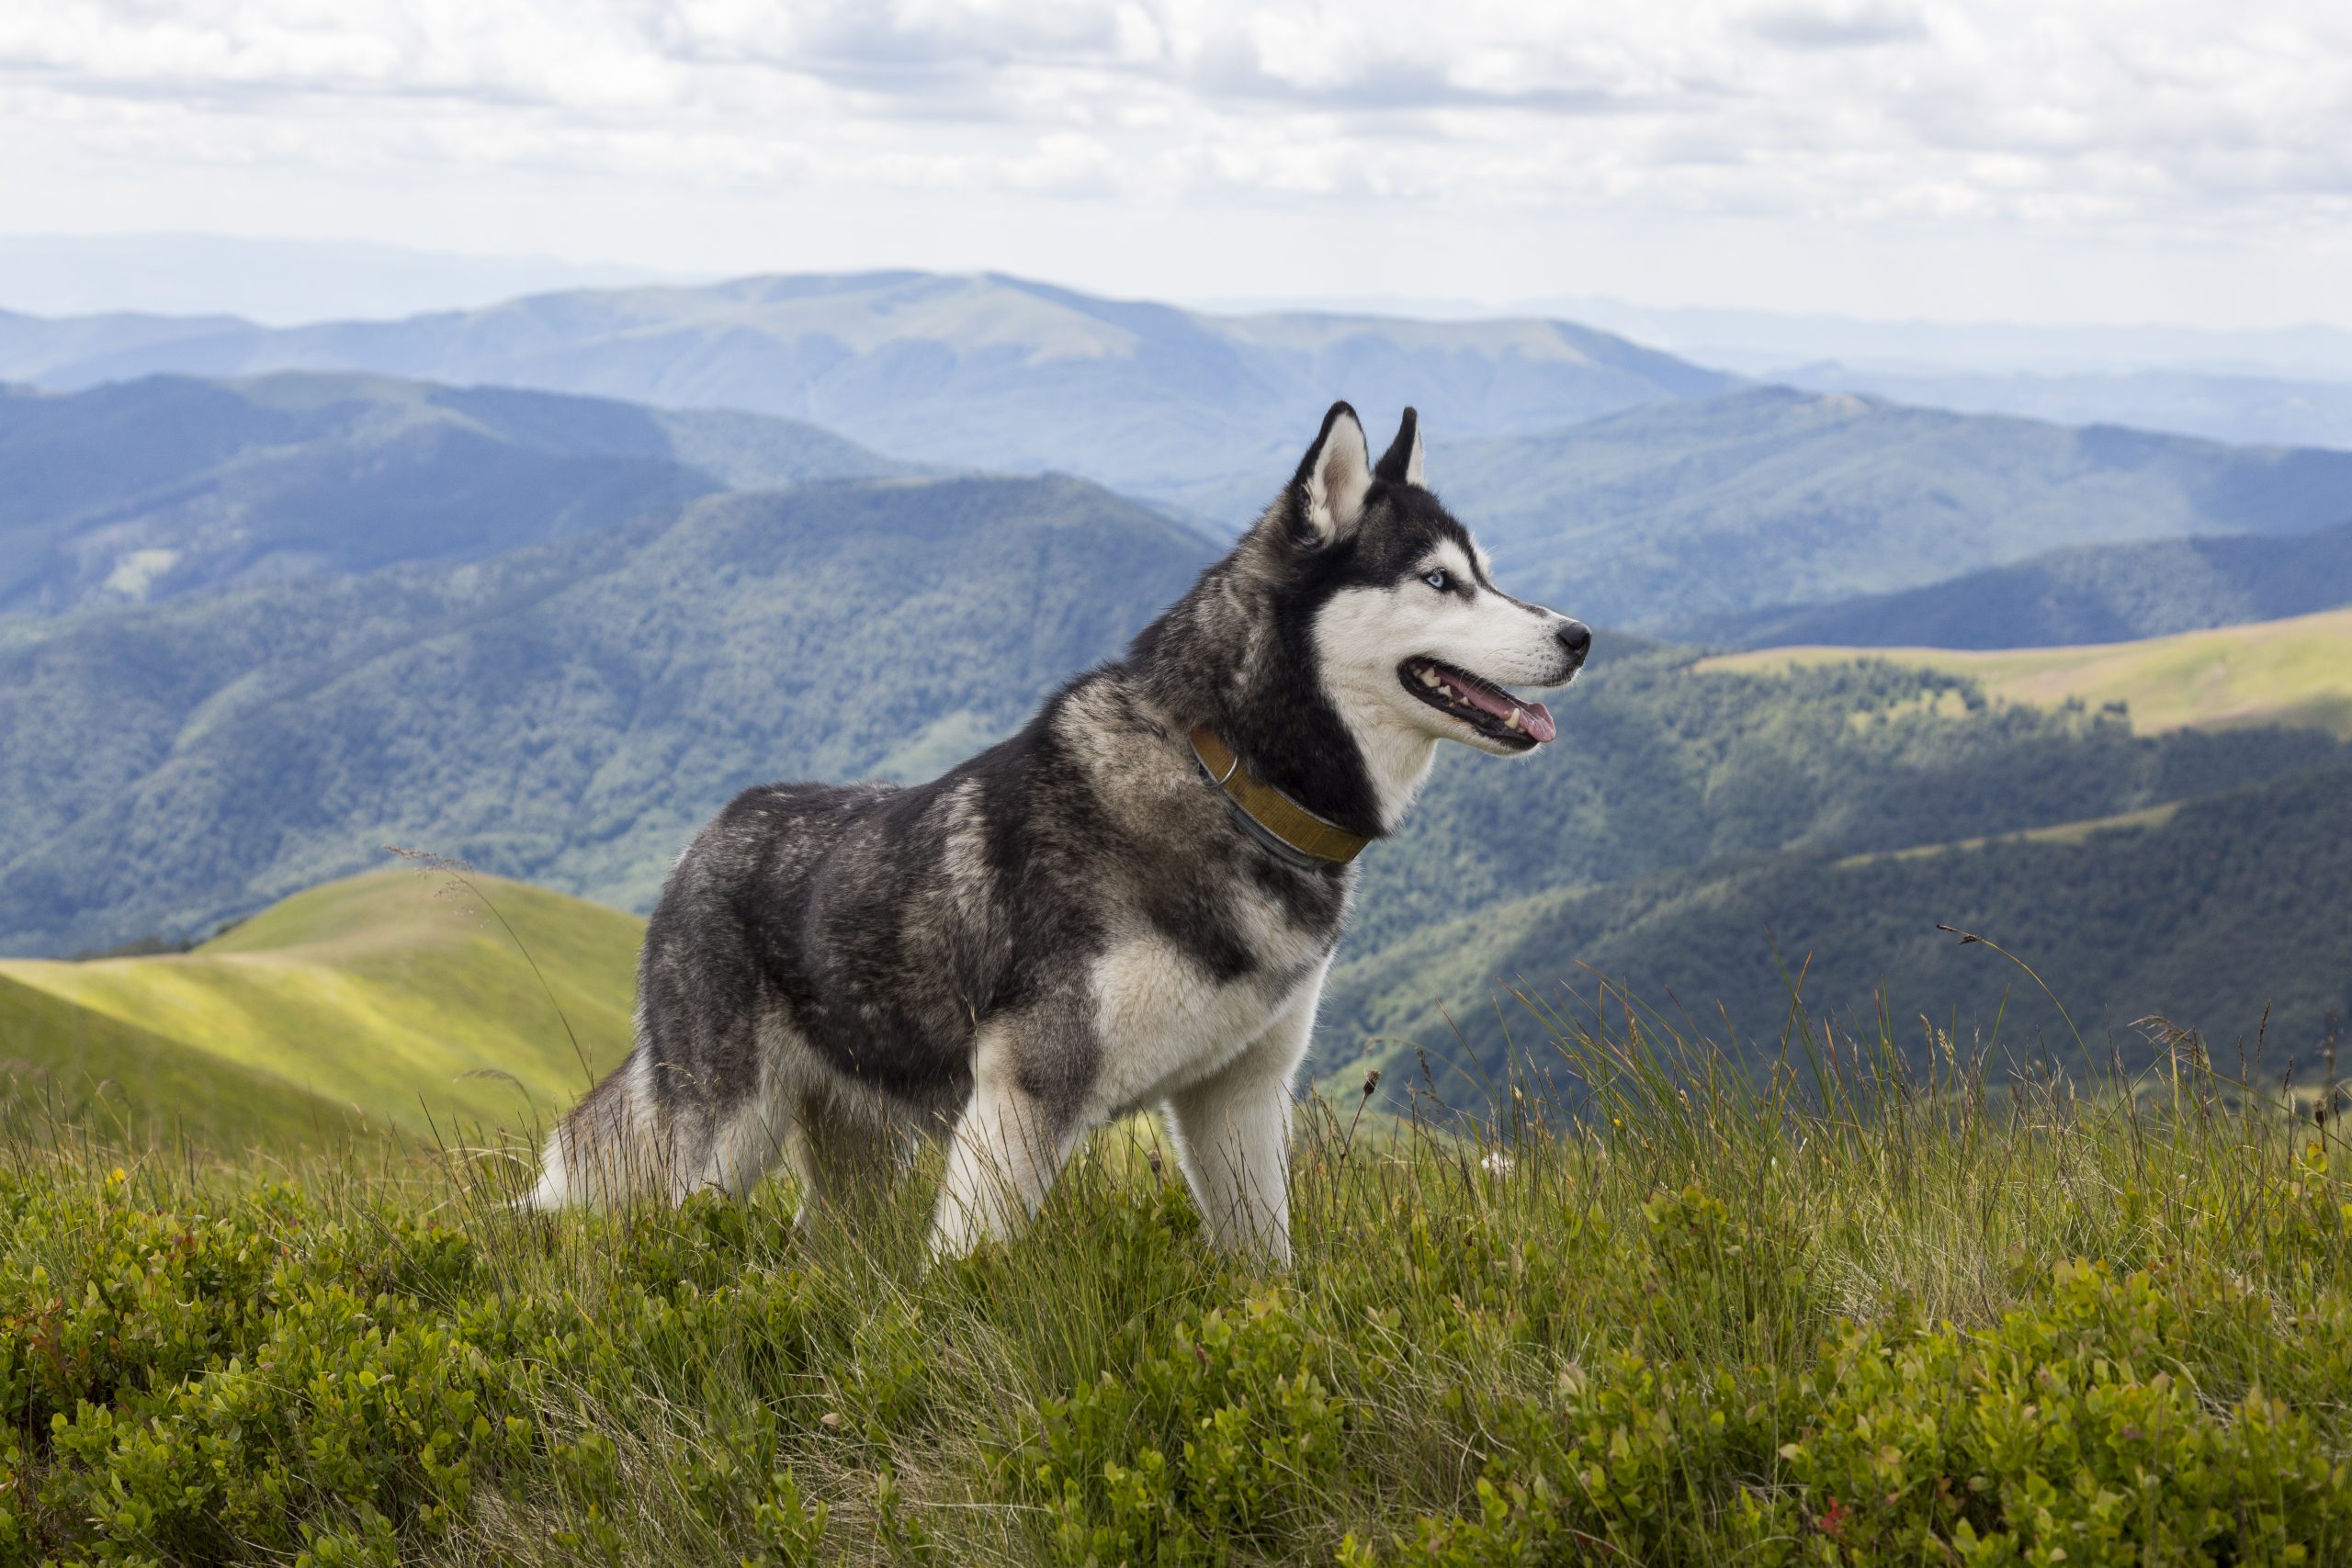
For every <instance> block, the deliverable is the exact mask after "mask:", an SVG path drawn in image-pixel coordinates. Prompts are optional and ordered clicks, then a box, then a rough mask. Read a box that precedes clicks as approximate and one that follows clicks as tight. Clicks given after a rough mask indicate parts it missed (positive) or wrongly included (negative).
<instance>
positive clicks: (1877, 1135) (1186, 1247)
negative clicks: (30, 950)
mask: <svg viewBox="0 0 2352 1568" xmlns="http://www.w3.org/2000/svg"><path fill="white" fill-rule="evenodd" d="M1535 1023H1540V1024H1542V1025H1543V1026H1544V1033H1545V1034H1546V1035H1548V1039H1546V1041H1545V1043H1543V1044H1542V1045H1540V1046H1532V1047H1531V1049H1530V1050H1529V1051H1528V1053H1527V1054H1526V1055H1523V1056H1522V1057H1521V1061H1520V1064H1519V1069H1518V1071H1517V1072H1516V1073H1515V1074H1514V1076H1513V1077H1511V1078H1510V1080H1508V1081H1506V1082H1501V1083H1498V1084H1496V1085H1494V1086H1493V1088H1494V1091H1495V1092H1494V1095H1493V1100H1492V1105H1493V1107H1494V1108H1495V1109H1494V1110H1493V1111H1491V1112H1490V1113H1488V1114H1485V1115H1482V1116H1477V1117H1471V1116H1467V1115H1465V1114H1464V1113H1463V1112H1462V1111H1460V1110H1459V1109H1458V1108H1453V1107H1447V1106H1443V1105H1441V1104H1439V1103H1437V1102H1436V1101H1435V1100H1433V1098H1432V1089H1431V1088H1430V1083H1429V1082H1428V1081H1422V1082H1408V1083H1398V1082H1395V1081H1392V1082H1389V1083H1387V1084H1385V1085H1384V1086H1378V1087H1377V1089H1375V1086H1374V1085H1373V1084H1370V1083H1366V1084H1364V1085H1362V1086H1360V1087H1359V1089H1358V1090H1357V1091H1356V1092H1352V1093H1351V1094H1349V1095H1348V1096H1346V1097H1345V1098H1344V1099H1343V1100H1340V1101H1338V1102H1334V1101H1333V1100H1329V1099H1324V1098H1317V1099H1313V1100H1309V1101H1307V1102H1306V1104H1305V1105H1304V1106H1303V1107H1302V1111H1301V1116H1300V1134H1299V1139H1298V1147H1297V1152H1296V1156H1295V1173H1296V1194H1295V1208H1296V1223H1297V1236H1298V1258H1297V1261H1296V1264H1295V1268H1294V1269H1291V1270H1290V1271H1288V1272H1287V1273H1280V1274H1274V1273H1266V1272H1261V1271H1257V1270H1253V1269H1246V1268H1241V1267H1237V1266H1235V1265H1233V1264H1231V1263H1228V1262H1226V1261H1224V1260H1221V1259H1220V1258H1217V1257H1216V1256H1215V1255H1213V1254H1212V1253H1211V1252H1210V1251H1209V1250H1207V1248H1206V1247H1204V1243H1203V1239H1202V1237H1201V1235H1200V1234H1199V1227H1198V1224H1197V1222H1196V1219H1195V1216H1194V1213H1193V1208H1192V1205H1191V1202H1190V1200H1189V1198H1188V1197H1187V1196H1186V1195H1185V1194H1184V1192H1183V1190H1182V1184H1181V1182H1180V1181H1179V1180H1178V1179H1177V1177H1176V1175H1175V1172H1174V1168H1173V1164H1174V1162H1173V1161H1172V1160H1171V1159H1170V1158H1169V1157H1168V1153H1167V1151H1166V1149H1165V1147H1164V1146H1163V1145H1161V1144H1160V1143H1159V1139H1158V1137H1157V1135H1156V1134H1155V1132H1154V1130H1153V1129H1152V1128H1151V1127H1150V1126H1149V1125H1148V1123H1143V1122H1136V1123H1130V1124H1126V1125H1123V1126H1119V1127H1115V1128H1113V1129H1109V1130H1107V1131H1105V1132H1104V1133H1103V1134H1100V1135H1098V1136H1097V1137H1096V1138H1095V1139H1094V1140H1093V1141H1092V1142H1091V1144H1090V1145H1088V1146H1087V1147H1086V1148H1084V1149H1083V1150H1082V1151H1081V1153H1080V1156H1079V1157H1078V1158H1077V1159H1076V1160H1075V1161H1074V1163H1073V1165H1072V1167H1071V1168H1070V1170H1069V1175H1068V1178H1067V1179H1065V1180H1064V1181H1063V1182H1062V1184H1061V1185H1060V1186H1059V1188H1057V1190H1056V1192H1055V1193H1054V1195H1053V1197H1052V1199H1051V1200H1050V1201H1049V1202H1048V1204H1047V1206H1046V1211H1045V1213H1043V1215H1042V1216H1041V1217H1040V1220H1039V1222H1038V1224H1036V1225H1035V1227H1034V1229H1033V1230H1032V1231H1031V1232H1030V1233H1029V1234H1028V1235H1025V1236H1024V1237H1023V1238H1022V1239H1021V1240H1020V1241H1018V1242H1017V1243H1015V1244H1013V1245H1012V1246H1010V1247H1004V1248H1001V1249H997V1250H991V1251H987V1252H983V1253H982V1254H981V1255H979V1256H978V1257H975V1258H971V1259H969V1260H967V1261H963V1262H958V1263H953V1264H948V1265H944V1266H939V1267H932V1268H926V1267H925V1266H924V1264H923V1262H922V1250H921V1249H922V1226H923V1223H924V1220H925V1218H926V1200H927V1198H928V1195H929V1179H928V1178H929V1175H930V1172H931V1170H932V1169H933V1168H935V1165H936V1156H931V1158H930V1159H929V1161H928V1162H927V1163H926V1165H925V1167H924V1168H923V1169H922V1170H919V1171H917V1172H915V1173H914V1175H913V1177H912V1179H910V1180H909V1181H907V1182H905V1183H903V1184H902V1185H901V1186H900V1187H899V1189H898V1190H896V1191H895V1192H893V1193H892V1194H890V1195H889V1196H888V1197H886V1198H883V1199H881V1200H878V1201H877V1202H876V1206H875V1207H874V1209H873V1210H872V1211H871V1213H869V1214H867V1215H866V1216H865V1218H864V1219H862V1220H860V1221H858V1222H857V1223H855V1224H833V1225H824V1226H820V1227H817V1228H815V1229H814V1230H812V1231H809V1232H806V1233H804V1232H802V1231H799V1230H797V1229H796V1227H795V1225H794V1223H793V1214H794V1211H795V1207H796V1204H795V1199H794V1195H793V1193H792V1191H791V1190H790V1187H789V1184H788V1183H786V1182H784V1181H782V1180H778V1181H774V1182H771V1183H769V1184H768V1185H766V1186H765V1187H763V1189H761V1190H759V1191H758V1192H757V1193H756V1194H754V1196H753V1197H752V1199H751V1200H750V1201H746V1202H741V1203H737V1202H729V1201H719V1200H718V1199H715V1198H708V1197H706V1198H698V1199H696V1200H695V1201H690V1202H689V1203H687V1204H686V1205H685V1206H684V1207H683V1208H682V1209H678V1210H675V1211H671V1210H662V1209H645V1210H639V1211H632V1212H623V1213H607V1214H597V1215H567V1216H563V1217H560V1218H558V1219H553V1220H545V1219H538V1218H523V1217H519V1216H515V1215H513V1214H510V1213H506V1212H505V1211H504V1209H503V1201H505V1200H506V1199H507V1198H508V1197H510V1196H511V1195H513V1194H514V1193H515V1192H516V1191H518V1190H520V1188H521V1186H522V1184H523V1183H524V1181H525V1180H526V1178H527V1174H528V1156H527V1149H526V1145H525V1144H524V1142H523V1141H522V1140H520V1139H518V1138H516V1137H514V1136H511V1135H508V1136H500V1135H497V1134H479V1135H475V1134H462V1135H461V1134H458V1131H457V1130H455V1129H446V1130H445V1132H444V1135H443V1136H442V1138H441V1139H440V1140H439V1141H437V1142H434V1143H429V1144H419V1143H417V1142H416V1141H414V1140H401V1139H397V1138H391V1137H383V1136H377V1135H371V1134H362V1135H356V1136H353V1137H347V1138H345V1139H344V1140H343V1141H341V1142H338V1143H333V1144H329V1145H313V1146H312V1147H311V1148H310V1149H309V1150H308V1151H307V1152H303V1153H299V1154H298V1153H295V1152H293V1151H290V1150H288V1149H284V1148H277V1149H259V1148H245V1149H234V1148H214V1149H210V1150H207V1149H203V1148H199V1147H198V1146H197V1145H194V1144H192V1143H189V1142H187V1141H181V1142H179V1143H176V1144H153V1143H150V1144H146V1145H135V1146H125V1145H122V1144H120V1143H119V1142H118V1141H115V1140H112V1139H110V1137H109V1135H108V1134H106V1133H105V1132H103V1131H98V1130H95V1129H93V1127H92V1126H91V1125H90V1124H89V1123H88V1122H83V1123H81V1124H79V1125H75V1124H70V1123H67V1122H61V1121H59V1120H57V1119H54V1118H51V1117H47V1116H44V1115H42V1114H40V1111H39V1109H38V1107H36V1106H32V1105H28V1104H26V1103H25V1102H22V1101H19V1102H17V1104H16V1105H15V1107H14V1108H13V1111H12V1117H13V1120H12V1121H11V1122H10V1125H9V1127H8V1129H7V1132H6V1139H5V1143H0V1148H5V1158H0V1207H4V1208H5V1211H6V1213H8V1215H9V1216H10V1224H9V1225H8V1227H7V1229H6V1233H5V1235H0V1416H4V1417H5V1418H0V1563H9V1564H14V1563H19V1562H23V1563H30V1562H40V1561H48V1560H53V1561H58V1562H142V1563H145V1562H281V1563H282V1562H297V1563H303V1564H319V1565H326V1564H345V1563H374V1564H389V1563H393V1562H449V1563H457V1562H466V1563H474V1562H492V1561H496V1562H532V1563H586V1562H639V1561H653V1560H661V1561H668V1562H758V1563H816V1562H943V1563H967V1562H980V1563H987V1562H1002V1563H1018V1562H1062V1563H1070V1564H1085V1563H1097V1564H1104V1565H1109V1564H1114V1563H1135V1564H1142V1563H1159V1564H1173V1563H1195V1562H1197V1563H1213V1562H1215V1563H1222V1562H1236V1563H1274V1562H1285V1563H1287V1562H1324V1563H1332V1564H1343V1565H1348V1568H1368V1565H1370V1564H1374V1563H1387V1562H1442V1563H1456V1564H1472V1563H1478V1564H1486V1563H1496V1564H1500V1563H1546V1562H1594V1563H1607V1562H1627V1563H1652V1564H1668V1563H1727V1562H1738V1563H1822V1564H1828V1563H1856V1564H1859V1563H1905V1564H1911V1563H1949V1562H1965V1563H1978V1564H1989V1563H2057V1562H2067V1563H2075V1564H2081V1563H2117V1564H2120V1563H2174V1562H2242V1563H2256V1562H2261V1563H2272V1562H2276V1563H2290V1562H2311V1563H2324V1562H2342V1561H2345V1560H2346V1558H2347V1556H2352V1468H2347V1456H2348V1455H2352V1411H2348V1410H2347V1402H2346V1395H2347V1392H2352V1166H2347V1164H2346V1160H2347V1158H2352V1154H2348V1153H2347V1151H2346V1149H2345V1147H2344V1145H2343V1144H2342V1143H2341V1141H2340V1139H2339V1136H2338V1132H2337V1129H2336V1127H2335V1125H2334V1124H2333V1122H2331V1121H2329V1120H2328V1112H2329V1111H2332V1110H2333V1108H2334V1105H2335V1099H2336V1096H2335V1089H2334V1086H2333V1084H2332V1082H2330V1081H2328V1080H2329V1079H2330V1078H2332V1075H2333V1071H2334V1064H2333V1061H2332V1059H2331V1060H2329V1061H2326V1062H2319V1061H2303V1062H2300V1063H2294V1064H2287V1063H2282V1062H2279V1061H2276V1060H2273V1061H2270V1062H2268V1063H2267V1064H2264V1063H2262V1062H2261V1060H2260V1056H2259V1041H2260V1037H2259V1035H2256V1037H2255V1042H2256V1043H2255V1046H2254V1050H2255V1051H2256V1055H2254V1056H2253V1057H2251V1058H2249V1059H2245V1060H2238V1059H2235V1058H2234V1057H2233V1059H2231V1060H2228V1061H2224V1062H2221V1063H2216V1062H2215V1061H2213V1060H2212V1059H2211V1056H2210V1055H2209V1054H2208V1053H2207V1052H2206V1050H2205V1048H2204V1047H2203V1045H2202V1044H2201V1043H2199V1041H2198V1040H2197V1039H2195V1038H2194V1037H2192V1036H2188V1035H2186V1034H2179V1033H2173V1034H2163V1033H2162V1032H2161V1031H2160V1030H2158V1032H2159V1035H2160V1037H2161V1041H2162V1043H2163V1045H2164V1047H2165V1053H2164V1059H2163V1065H2162V1066H2161V1067H2160V1068H2159V1069H2158V1070H2155V1071H2153V1072H2150V1073H2146V1074H2143V1075H2142V1076H2141V1077H2138V1078H2137V1079H2136V1080H2134V1081H2132V1082H2130V1083H2123V1082H2120V1081H2115V1080H2112V1079H2110V1080H2107V1081H2079V1080H2076V1079H2074V1078H2070V1077H2066V1076H2064V1075H2063V1074H2060V1073H2057V1072H2054V1071H2052V1070H2050V1069H2049V1068H2047V1067H2046V1066H2037V1065H2036V1064H2035V1063H2033V1062H2031V1061H2026V1062H2016V1061H2011V1060H2009V1059H2008V1058H2007V1056H2006V1055H2005V1054H2004V1053H2002V1052H2001V1051H1999V1050H1998V1049H1997V1048H1985V1047H1979V1048H1970V1047H1967V1046H1965V1045H1955V1044H1954V1043H1952V1042H1951V1041H1950V1040H1948V1039H1946V1040H1937V1041H1935V1042H1934V1049H1933V1050H1932V1051H1931V1052H1930V1053H1929V1055H1928V1067H1927V1069H1926V1070H1925V1071H1924V1072H1922V1071H1919V1070H1917V1068H1915V1067H1911V1066H1905V1053H1904V1052H1902V1051H1900V1050H1898V1049H1897V1048H1896V1046H1895V1043H1894V1041H1893V1040H1892V1039H1891V1038H1890V1037H1888V1036H1887V1035H1886V1034H1885V1033H1882V1034H1880V1035H1879V1036H1878V1037H1876V1038H1868V1037H1866V1038H1861V1039H1856V1038H1851V1037H1838V1036H1833V1035H1830V1034H1827V1033H1825V1032H1822V1031H1820V1030H1819V1029H1817V1028H1816V1027H1815V1025H1813V1024H1812V1023H1811V1022H1810V1021H1807V1020H1805V1019H1804V1017H1803V1016H1802V1014H1795V1015H1792V1020H1791V1024H1790V1032H1789V1034H1788V1036H1787V1038H1786V1041H1785V1043H1784V1048H1783V1050H1782V1052H1781V1055H1780V1057H1779V1058H1778V1060H1777V1061H1772V1062H1770V1063H1768V1064H1767V1066H1766V1069H1765V1070H1762V1071H1757V1072H1742V1071H1736V1070H1734V1069H1733V1067H1732V1066H1731V1065H1730V1064H1728V1063H1726V1062H1724V1061H1723V1060H1721V1059H1719V1058H1717V1057H1715V1056H1714V1055H1713V1054H1712V1053H1710V1052H1709V1051H1708V1050H1707V1049H1706V1048H1705V1047H1704V1046H1703V1045H1701V1044H1698V1043H1688V1044H1686V1043H1683V1042H1681V1041H1680V1040H1679V1039H1678V1038H1677V1037H1675V1036H1674V1035H1673V1034H1672V1033H1671V1032H1669V1031H1668V1030H1667V1029H1666V1028H1665V1027H1664V1026H1663V1024H1662V1023H1661V1022H1660V1021H1657V1020H1656V1019H1654V1018H1652V1017H1651V1016H1649V1015H1647V1014H1645V1013H1644V1012H1643V1011H1642V1010H1639V1009H1638V1008H1634V1007H1633V1006H1631V1005H1629V1004H1627V1003H1625V1002H1624V1001H1623V999H1622V998H1610V1000H1609V1002H1608V1004H1607V1005H1606V1007H1605V1008H1604V1009H1602V1010H1599V1011H1596V1012H1595V1013H1594V1014H1592V1015H1590V1016H1584V1017H1577V1018H1566V1017H1557V1016H1550V1017H1542V1018H1535V1019H1531V1024H1535ZM2150 1027H2151V1028H2152V1029H2157V1026H2154V1025H2151V1026H2150ZM1522 1038H1525V1039H1529V1040H1531V1041H1532V1040H1533V1039H1534V1038H1535V1035H1534V1034H1533V1033H1532V1032H1531V1033H1528V1034H1524V1035H1522ZM1382 1105H1392V1106H1397V1107H1399V1108H1400V1109H1399V1111H1397V1113H1394V1114H1391V1113H1388V1112H1386V1111H1382V1110H1381V1109H1380V1107H1381V1106H1382ZM1367 1107H1369V1109H1368V1108H1367Z"/></svg>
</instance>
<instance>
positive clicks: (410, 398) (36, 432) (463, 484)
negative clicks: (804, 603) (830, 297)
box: [0, 374, 915, 614]
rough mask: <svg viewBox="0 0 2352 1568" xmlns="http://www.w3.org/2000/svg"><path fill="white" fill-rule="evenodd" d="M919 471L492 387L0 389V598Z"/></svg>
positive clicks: (169, 588) (724, 427)
mask: <svg viewBox="0 0 2352 1568" xmlns="http://www.w3.org/2000/svg"><path fill="white" fill-rule="evenodd" d="M914 471H915V469H914V466H913V465H911V464H907V463H902V462H897V461H894V460H891V459H888V458H885V457H879V456H877V455H876V454H875V453H872V452H868V451H866V450H865V449H864V448H862V447H859V446H856V445H854V443H851V442H848V441H844V440H842V438H841V437H839V436H836V435H833V434H829V433H827V432H825V431H821V430H818V429H815V428H813V427H811V426H809V425H805V424H797V423H792V422H790V421H786V420H778V419H770V418H763V417H760V416H757V415H751V414H742V413H735V412H725V411H712V410H691V411H678V410H663V409H650V408H644V407H640V406H638V405H634V404H628V403H619V402H614V401H610V400H602V399H594V398H578V397H560V396H554V395H550V394H548V393H543V392H528V391H517V390H514V389H508V388H499V387H483V388H468V389H461V388H452V387H436V386H429V385H425V384H423V383H418V382H413V381H395V380H391V379H390V378H383V377H369V376H356V375H348V374H342V375H297V374H286V375H276V376H266V377H261V378H254V379H251V380H243V381H228V382H221V381H200V380H195V379H192V378H187V377H181V376H151V377H145V378H140V379H138V380H134V381H129V382H104V383H100V384H99V385H97V386H95V387H92V388H89V389H85V390H83V391H79V392H74V393H70V394H64V395H44V394H40V393H38V392H34V391H32V390H29V389H0V472H4V473H6V475H7V476H8V481H9V482H8V483H7V484H6V485H5V486H0V614H5V613H6V612H10V611H25V610H38V611H43V612H54V611H59V610H66V609H72V608H75V607H77V606H80V605H84V604H106V603H123V602H131V603H137V602H143V601H146V600H150V599H158V598H166V597H171V596H173V595H176V594H181V593H187V592H199V591H206V590H211V589H218V588H222V587H226V586H230V585H232V584H235V583H239V582H243V581H252V580H254V579H260V578H267V577H282V576H288V575H292V574H297V573H302V572H308V571H327V572H335V573H348V572H353V571H364V570H368V569H370V568H373V567H379V566H389V565H394V564H401V563H407V562H416V561H435V560H475V559H480V558H483V557H486V556H491V555H495V554H497V553H498V552H499V551H502V550H507V549H513V548H515V547H520V546H523V545H529V544H538V543H544V542H546V541H548V540H551V539H558V538H563V537H568V536H579V535H586V534H593V533H599V532H602V531H604V530H605V529H609V528H612V527H615V526H616V525H619V524H622V523H625V522H627V521H628V520H629V519H631V518H633V517H638V516H641V515H645V514H647V513H655V512H661V511H665V510H671V509H674V508H675V507H676V506H677V505H678V504H679V503H680V502H684V501H687V500H689V499H691V498H693V497H695V496H698V495H707V494H709V493H711V492H713V491H720V490H741V489H765V488H773V487H775V486H781V485H788V484H795V483H798V482H800V481H802V480H806V479H841V478H853V477H854V478H876V477H881V476H885V475H891V474H905V473H911V472H914Z"/></svg>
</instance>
